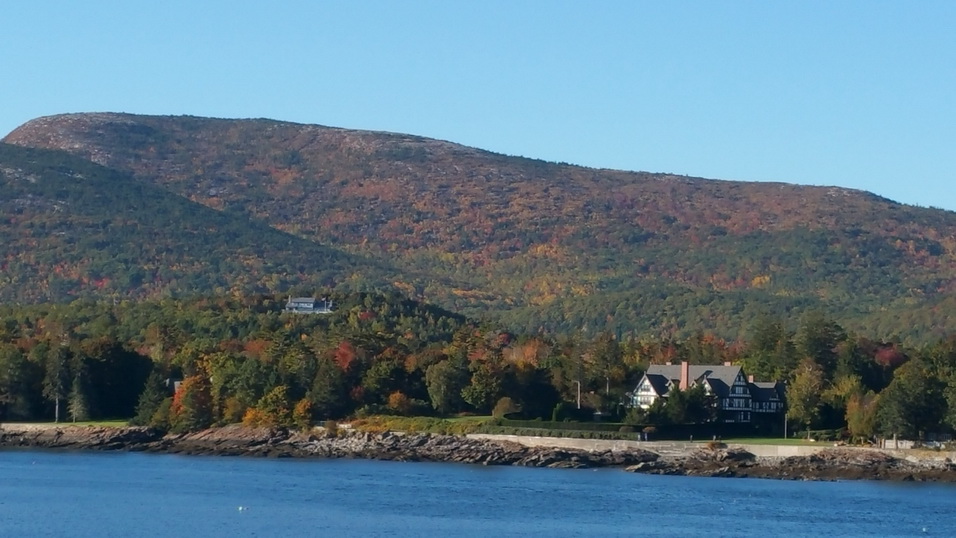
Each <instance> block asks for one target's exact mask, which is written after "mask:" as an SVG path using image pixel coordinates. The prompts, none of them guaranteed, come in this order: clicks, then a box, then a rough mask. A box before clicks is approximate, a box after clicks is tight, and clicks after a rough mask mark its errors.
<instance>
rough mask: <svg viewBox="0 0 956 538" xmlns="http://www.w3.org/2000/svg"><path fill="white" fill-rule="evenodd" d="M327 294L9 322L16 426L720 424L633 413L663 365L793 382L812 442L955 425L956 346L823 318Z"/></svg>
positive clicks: (17, 311)
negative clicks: (495, 306)
mask: <svg viewBox="0 0 956 538" xmlns="http://www.w3.org/2000/svg"><path fill="white" fill-rule="evenodd" d="M328 297H329V298H330V299H331V300H332V301H333V302H334V304H335V305H336V309H335V312H334V313H333V314H329V315H295V314H289V313H284V312H283V311H282V307H283V305H284V302H285V299H284V298H282V297H276V296H250V297H223V298H216V299H208V298H205V299H193V300H171V299H168V300H159V301H144V302H122V303H118V304H114V303H97V302H90V301H77V302H74V303H71V304H69V305H39V306H24V307H10V306H8V307H3V308H0V420H50V419H54V418H59V420H61V421H71V420H78V421H79V420H88V419H101V418H133V420H134V421H135V422H136V423H139V424H148V425H152V426H156V427H160V428H167V429H172V430H177V431H186V430H193V429H197V428H203V427H207V426H211V425H217V424H229V423H240V422H241V423H245V424H249V425H281V426H293V425H299V426H305V425H307V424H311V423H315V422H317V421H322V420H327V419H340V418H344V417H349V416H361V415H369V414H378V413H387V414H395V415H439V416H447V415H453V414H458V413H474V414H492V413H493V414H496V415H499V416H501V415H508V416H510V417H514V418H525V419H545V420H564V419H568V418H584V417H588V416H589V415H590V414H591V413H593V412H594V411H601V412H602V414H604V415H605V416H612V417H617V418H618V419H620V420H627V421H630V422H634V423H637V422H640V423H647V422H648V421H649V420H650V421H651V422H658V423H661V424H663V423H668V422H669V423H680V422H682V421H693V420H706V417H708V416H710V415H708V414H707V413H706V412H703V411H702V410H695V409H693V408H694V406H700V405H704V403H706V401H707V400H706V398H697V397H696V396H697V395H694V394H689V395H688V397H687V398H684V399H683V400H681V401H682V406H683V408H682V410H681V411H680V412H677V410H676V406H675V407H674V408H673V409H671V410H670V411H668V412H662V411H661V410H660V409H657V410H654V411H655V412H652V413H650V414H648V413H638V412H636V411H634V410H628V409H627V405H626V402H627V393H628V392H629V391H631V390H633V389H634V387H635V386H636V384H637V382H638V381H639V379H640V377H641V376H642V375H643V372H644V371H645V370H646V368H647V366H648V365H649V364H652V363H664V362H676V361H681V360H687V361H690V362H691V363H694V364H721V363H724V362H728V361H730V362H734V363H737V364H740V365H742V366H743V367H744V369H745V371H746V372H747V373H749V374H753V375H755V377H756V378H757V379H758V380H780V381H784V382H786V383H787V395H788V397H787V398H788V403H789V414H790V417H791V419H792V421H791V424H792V425H794V427H795V428H796V427H800V428H824V427H825V428H844V429H846V430H847V432H848V433H849V434H851V435H854V436H860V437H870V436H873V435H878V434H884V435H893V434H898V435H901V436H904V437H917V436H919V435H921V434H923V433H924V432H943V431H949V430H950V429H951V428H952V427H953V426H954V425H956V340H945V341H940V342H939V343H937V344H935V345H932V346H927V347H924V348H921V349H908V348H904V347H903V346H901V345H899V344H897V343H893V342H883V341H876V340H871V339H868V338H865V337H861V336H856V335H852V334H848V333H847V331H845V330H844V329H843V328H842V327H841V326H840V325H839V324H838V323H837V322H836V321H834V320H832V319H830V318H828V317H826V316H825V315H823V314H821V313H818V312H813V313H810V314H807V315H805V316H803V317H802V318H801V319H800V320H796V321H794V320H784V319H780V318H774V317H771V316H763V317H759V318H758V319H757V320H756V321H755V322H753V323H752V324H751V326H750V327H749V329H748V338H747V340H746V341H741V342H727V341H724V340H722V339H720V338H717V337H714V336H712V335H708V334H697V335H695V336H693V337H690V338H686V339H680V340H677V339H670V338H650V339H638V338H627V339H619V338H616V337H615V336H614V335H612V334H611V333H601V334H599V335H597V336H593V337H583V336H581V335H577V336H575V335H569V336H562V337H549V336H545V335H541V334H524V335H516V334H513V333H510V332H507V331H504V330H502V329H501V328H500V327H498V326H496V325H494V324H490V323H477V322H474V321H471V320H468V319H465V318H464V317H462V316H459V315H457V314H454V313H451V312H448V311H446V310H442V309H440V308H437V307H433V306H428V305H423V304H421V303H417V302H414V301H411V300H408V299H406V298H404V297H402V296H400V295H398V294H391V295H382V294H371V293H352V294H342V293H329V294H328ZM791 325H792V327H791ZM579 399H580V407H581V410H580V411H579V410H578V401H579ZM704 411H705V410H704Z"/></svg>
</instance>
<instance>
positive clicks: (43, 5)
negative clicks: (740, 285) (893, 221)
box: [0, 0, 956, 210]
mask: <svg viewBox="0 0 956 538" xmlns="http://www.w3.org/2000/svg"><path fill="white" fill-rule="evenodd" d="M0 68H2V74H3V75H2V81H0V103H2V106H0V132H2V133H3V134H5V133H7V132H9V131H10V130H12V129H14V128H15V127H16V126H17V125H19V124H21V123H23V122H25V121H27V120H29V119H32V118H35V117H38V116H42V115H48V114H57V113H63V112H93V111H115V112H131V113H142V114H191V115H198V116H215V117H230V118H233V117H234V118H247V117H267V118H273V119H279V120H288V121H295V122H301V123H317V124H322V125H331V126H337V127H347V128H360V129H373V130H384V131H394V132H403V133H411V134H416V135H422V136H428V137H433V138H441V139H445V140H450V141H453V142H458V143H462V144H466V145H469V146H476V147H480V148H483V149H488V150H492V151H496V152H500V153H506V154H510V155H524V156H526V157H535V158H540V159H546V160H551V161H564V162H570V163H574V164H582V165H587V166H593V167H602V168H618V169H625V170H646V171H651V172H672V173H677V174H687V175H693V176H701V177H708V178H718V179H739V180H753V181H763V180H770V181H786V182H792V183H802V184H815V185H840V186H845V187H851V188H858V189H864V190H868V191H872V192H875V193H877V194H880V195H882V196H886V197H888V198H891V199H894V200H898V201H901V202H905V203H910V204H917V205H922V206H933V207H942V208H945V209H949V210H956V188H954V180H956V175H954V170H956V2H954V1H952V0H942V1H932V0H921V1H919V2H904V1H897V2H885V1H879V0H866V1H858V2H857V1H849V0H837V1H834V0H826V1H812V0H801V1H784V0H780V1H766V0H752V1H733V0H722V1H705V0H700V1H696V2H681V1H675V0H660V1H657V2H642V1H638V0H621V1H593V2H592V1H588V2H585V1H575V2H565V1H543V0H542V1H530V0H502V1H497V0H481V1H472V2H465V1H451V0H434V1H414V0H388V1H361V0H341V1H320V0H315V1H287V2H283V1H281V0H275V1H272V2H262V1H244V0H229V1H220V0H186V1H183V0H164V1H162V2H130V1H128V0H108V1H107V0H96V1H93V2H77V1H74V0H60V1H54V0H31V1H16V2H13V1H12V2H7V3H5V5H4V6H3V11H2V14H0Z"/></svg>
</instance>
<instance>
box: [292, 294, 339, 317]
mask: <svg viewBox="0 0 956 538" xmlns="http://www.w3.org/2000/svg"><path fill="white" fill-rule="evenodd" d="M283 310H284V311H285V312H291V313H293V314H331V313H332V301H330V300H328V299H324V298H323V299H322V300H321V301H319V300H318V299H316V298H315V297H289V300H288V302H286V304H285V308H284V309H283Z"/></svg>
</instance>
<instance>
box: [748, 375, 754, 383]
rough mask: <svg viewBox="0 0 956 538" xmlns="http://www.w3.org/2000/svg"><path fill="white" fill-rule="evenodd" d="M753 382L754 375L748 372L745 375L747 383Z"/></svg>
mask: <svg viewBox="0 0 956 538" xmlns="http://www.w3.org/2000/svg"><path fill="white" fill-rule="evenodd" d="M753 382H754V375H753V374H748V375H747V383H753Z"/></svg>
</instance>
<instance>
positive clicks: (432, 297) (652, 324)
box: [5, 114, 956, 338]
mask: <svg viewBox="0 0 956 538" xmlns="http://www.w3.org/2000/svg"><path fill="white" fill-rule="evenodd" d="M5 141H7V142H9V143H12V144H18V145H23V146H35V147H48V148H57V149H63V150H66V151H69V152H71V153H73V154H75V155H78V156H81V157H84V158H87V159H90V160H92V161H94V162H97V163H100V164H103V165H105V166H109V167H114V168H117V169H120V170H124V171H127V172H130V173H132V174H133V175H134V177H136V178H138V179H140V180H143V181H146V182H150V183H153V184H156V185H160V186H162V187H164V188H165V189H168V190H169V191H171V192H174V193H177V194H179V195H181V196H183V197H185V198H188V199H190V200H192V201H194V202H198V203H200V204H203V205H205V206H207V207H210V208H213V209H217V210H221V211H226V212H231V213H238V214H242V215H244V216H246V217H247V218H249V219H251V220H255V221H258V222H261V223H264V224H267V225H269V226H271V227H273V228H275V229H278V230H282V231H285V232H288V233H290V234H292V235H295V236H296V237H299V238H301V239H304V240H308V241H313V242H317V243H321V244H326V245H330V246H334V247H337V248H340V249H342V250H344V251H347V252H350V253H352V254H356V255H362V256H367V257H369V258H374V259H378V260H382V261H383V262H384V263H388V264H393V265H394V266H395V267H397V268H399V271H400V273H401V274H400V275H399V276H398V277H397V278H396V279H395V280H394V284H396V285H397V286H398V287H400V288H401V289H403V290H404V291H405V292H406V293H407V294H408V295H410V296H413V297H416V298H422V299H425V300H427V301H431V302H435V303H438V304H442V305H444V306H446V307H450V308H453V309H456V310H459V311H463V312H466V313H469V314H481V313H493V314H494V315H495V316H499V317H501V318H502V319H504V320H505V321H507V322H508V323H509V324H511V325H513V326H516V327H520V328H522V329H531V330H536V329H538V328H543V329H548V330H568V329H575V330H578V329H581V328H587V329H588V330H591V331H597V330H602V329H605V328H607V329H611V330H614V331H617V332H644V331H651V332H664V333H678V334H681V333H683V334H687V333H689V332H693V331H698V330H712V331H715V332H717V333H719V334H721V335H723V336H729V337H734V336H737V335H739V331H740V328H741V327H742V326H743V324H744V323H746V321H747V320H749V319H750V318H752V316H753V313H754V312H756V311H758V310H771V311H776V312H778V313H787V312H790V313H792V314H799V312H800V311H803V310H805V309H808V308H822V309H824V310H827V311H829V312H831V313H833V314H834V315H836V316H839V317H840V318H841V319H844V320H846V324H847V326H848V328H851V329H859V330H864V331H867V332H870V333H873V332H876V333H878V334H880V335H886V336H902V337H910V336H915V337H920V338H922V337H925V336H927V335H929V334H931V333H939V332H951V331H953V329H956V320H953V319H950V317H949V315H948V314H947V312H949V311H952V310H953V309H952V308H947V305H949V302H950V301H951V300H950V299H949V297H951V296H952V293H953V291H954V278H956V257H954V253H956V239H954V237H956V214H954V213H951V212H946V211H941V210H934V209H923V208H916V207H911V206H904V205H901V204H897V203H894V202H892V201H890V200H886V199H884V198H880V197H878V196H875V195H872V194H869V193H865V192H861V191H853V190H848V189H841V188H833V187H806V186H796V185H788V184H780V183H744V182H730V181H715V180H706V179H699V178H688V177H682V176H673V175H666V174H650V173H638V172H622V171H613V170H598V169H589V168H583V167H577V166H571V165H566V164H556V163H546V162H542V161H535V160H530V159H524V158H517V157H507V156H502V155H497V154H492V153H489V152H485V151H481V150H477V149H473V148H467V147H463V146H459V145H456V144H452V143H449V142H442V141H437V140H430V139H425V138H421V137H415V136H409V135H401V134H390V133H378V132H367V131H351V130H345V129H336V128H329V127H321V126H314V125H300V124H292V123H283V122H276V121H271V120H221V119H206V118H195V117H158V116H133V115H123V114H71V115H62V116H53V117H47V118H40V119H37V120H34V121H31V122H29V123H27V124H25V125H24V126H22V127H20V128H18V129H17V130H15V131H14V132H13V133H11V134H10V135H9V136H8V137H7V138H6V139H5ZM410 275H416V276H410Z"/></svg>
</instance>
